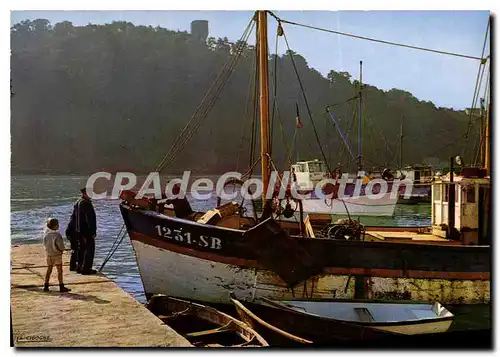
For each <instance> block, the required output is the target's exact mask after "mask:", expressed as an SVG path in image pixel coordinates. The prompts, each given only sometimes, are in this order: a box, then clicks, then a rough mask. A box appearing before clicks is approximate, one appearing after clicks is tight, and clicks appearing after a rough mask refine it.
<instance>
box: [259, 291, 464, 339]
mask: <svg viewBox="0 0 500 357" xmlns="http://www.w3.org/2000/svg"><path fill="white" fill-rule="evenodd" d="M255 300H261V301H264V302H267V303H268V304H269V305H271V306H272V307H275V308H277V309H280V310H284V311H288V312H290V313H295V314H300V315H306V316H310V317H314V318H319V319H321V320H325V321H331V322H336V323H342V324H354V325H359V326H366V327H388V326H406V325H425V324H430V323H435V322H441V321H448V320H453V319H454V317H455V315H453V314H452V313H451V312H450V311H449V310H448V309H446V307H444V306H443V307H444V308H445V309H446V311H448V312H449V313H450V314H451V316H445V317H436V318H431V319H420V320H407V321H382V322H376V321H374V322H362V321H350V320H339V319H335V318H331V317H326V316H322V315H316V314H313V313H310V312H307V311H300V310H297V309H295V308H292V307H288V306H284V305H280V304H279V303H277V302H276V301H274V300H271V299H266V298H257V299H255ZM315 302H318V301H315ZM264 306H265V305H264ZM441 306H442V304H441ZM388 333H394V334H396V335H401V334H400V333H398V332H392V331H389V332H388Z"/></svg>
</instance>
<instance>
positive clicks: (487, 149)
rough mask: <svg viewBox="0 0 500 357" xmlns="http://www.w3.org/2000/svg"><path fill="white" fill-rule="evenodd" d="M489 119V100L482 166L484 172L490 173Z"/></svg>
mask: <svg viewBox="0 0 500 357" xmlns="http://www.w3.org/2000/svg"><path fill="white" fill-rule="evenodd" d="M490 120H491V101H490V102H489V103H488V110H487V111H486V125H485V128H484V130H485V140H484V167H485V168H486V174H487V175H489V174H490Z"/></svg>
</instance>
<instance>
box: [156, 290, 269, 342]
mask: <svg viewBox="0 0 500 357" xmlns="http://www.w3.org/2000/svg"><path fill="white" fill-rule="evenodd" d="M146 308H147V309H148V310H150V311H151V312H152V313H153V314H155V315H156V316H157V317H158V318H160V319H161V320H162V321H163V322H165V323H166V324H167V325H169V326H170V327H172V328H173V329H174V330H175V331H177V332H178V333H180V334H181V335H182V336H184V337H185V338H186V339H187V340H188V341H189V342H191V343H192V344H193V345H194V346H196V347H267V346H269V345H268V343H267V341H266V340H264V339H263V338H262V336H260V335H259V334H258V333H257V332H255V331H254V330H252V329H251V328H250V327H249V326H247V325H246V324H244V323H243V322H241V321H239V320H237V319H235V318H234V317H232V316H229V315H227V314H225V313H223V312H221V311H218V310H216V309H214V308H213V307H210V306H204V305H201V304H196V303H193V302H190V301H185V300H181V299H176V298H172V297H169V296H165V295H155V296H153V297H152V298H151V299H150V300H149V301H148V302H147V303H146Z"/></svg>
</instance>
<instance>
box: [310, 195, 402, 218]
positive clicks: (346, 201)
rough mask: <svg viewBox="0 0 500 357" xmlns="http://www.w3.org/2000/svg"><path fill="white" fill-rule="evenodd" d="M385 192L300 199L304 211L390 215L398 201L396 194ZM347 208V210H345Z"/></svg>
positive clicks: (355, 214)
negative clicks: (379, 194) (371, 195)
mask: <svg viewBox="0 0 500 357" xmlns="http://www.w3.org/2000/svg"><path fill="white" fill-rule="evenodd" d="M391 196H392V194H391V193H387V194H385V195H383V196H382V197H380V198H376V199H375V198H369V197H368V196H359V197H346V198H343V199H339V198H334V199H321V198H310V199H305V200H303V201H302V206H303V209H304V212H308V213H323V214H333V215H346V214H347V211H348V212H349V214H350V215H352V216H392V215H393V214H394V209H395V208H396V204H397V203H398V198H397V196H396V197H395V198H393V197H391ZM346 209H347V210H346Z"/></svg>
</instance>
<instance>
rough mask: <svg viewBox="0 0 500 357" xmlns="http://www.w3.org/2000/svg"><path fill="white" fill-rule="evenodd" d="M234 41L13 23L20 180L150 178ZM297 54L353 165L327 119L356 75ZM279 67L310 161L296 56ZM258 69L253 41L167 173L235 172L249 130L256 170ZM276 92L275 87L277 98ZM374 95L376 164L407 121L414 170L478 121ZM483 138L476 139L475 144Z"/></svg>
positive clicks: (370, 110)
mask: <svg viewBox="0 0 500 357" xmlns="http://www.w3.org/2000/svg"><path fill="white" fill-rule="evenodd" d="M242 31H243V29H242ZM236 45H237V44H233V43H231V42H229V41H228V40H227V38H224V39H220V38H219V39H215V38H212V37H210V38H208V40H207V43H206V44H205V43H200V42H197V41H195V40H194V39H192V38H191V36H190V34H188V33H186V32H175V31H170V30H167V29H164V28H159V27H156V28H153V27H151V26H149V27H145V26H134V25H133V24H131V23H127V22H113V23H112V24H106V25H90V24H89V25H87V26H84V27H74V26H73V25H72V23H71V22H67V21H66V22H61V23H58V24H56V25H54V26H52V25H51V24H50V23H49V22H48V21H47V20H44V19H38V20H34V21H28V20H26V21H23V22H20V23H18V24H15V25H14V26H13V27H12V28H11V48H12V57H11V78H12V82H11V85H12V88H11V92H12V93H15V96H13V95H12V96H11V105H12V118H11V134H12V170H13V173H36V172H50V173H89V172H92V171H95V170H101V169H106V170H124V169H128V170H134V171H136V172H137V171H140V172H149V171H150V170H151V169H154V168H155V167H156V165H157V164H158V162H159V161H160V160H161V158H162V157H163V155H164V154H165V153H166V152H167V151H168V149H169V148H170V146H171V145H172V143H173V141H174V140H175V139H176V138H177V136H178V135H179V132H180V130H181V129H182V128H183V127H184V125H185V124H186V122H187V121H188V120H189V118H190V116H191V115H192V113H193V112H194V111H195V109H196V107H197V106H198V104H199V103H200V102H201V100H202V98H203V97H204V95H205V93H206V91H207V90H208V88H209V87H210V86H211V85H212V83H213V81H214V79H215V78H216V76H217V74H218V73H219V71H220V70H221V68H222V67H223V65H224V63H225V62H226V61H227V60H228V57H229V56H233V55H234V53H235V48H236ZM292 55H293V56H294V59H295V62H296V65H297V67H298V71H299V74H300V76H301V79H302V81H303V84H304V87H305V89H306V93H307V98H308V101H309V105H310V108H311V111H312V115H313V117H314V121H315V124H316V127H317V129H318V131H319V134H320V140H321V142H322V144H323V146H324V148H325V152H326V155H327V157H328V159H329V161H330V164H331V166H332V167H333V166H335V165H336V163H337V162H340V161H342V162H343V163H344V164H345V163H347V158H348V157H347V155H346V152H344V154H343V155H342V157H340V152H341V151H345V150H343V149H342V144H341V140H340V138H339V136H338V134H337V133H336V131H335V129H334V128H333V126H332V124H331V123H330V121H329V120H328V119H327V118H326V114H325V106H326V105H328V104H332V103H338V102H342V101H345V100H346V99H348V98H351V97H352V96H354V95H356V87H355V84H353V78H351V75H350V74H349V73H347V72H335V71H333V70H332V71H331V72H330V73H329V74H328V78H324V77H323V76H321V74H320V73H319V72H318V71H316V70H315V69H313V68H310V67H308V65H307V62H306V60H305V59H304V58H303V57H302V56H300V55H299V54H297V53H294V52H292ZM275 60H277V61H278V63H277V73H278V108H279V115H280V118H281V120H282V121H283V123H284V125H283V131H284V135H285V137H286V140H287V145H288V147H289V148H291V149H293V150H292V153H291V155H292V156H293V160H295V155H296V153H295V150H294V148H293V136H294V132H295V130H296V129H295V103H296V102H297V103H298V104H299V107H300V112H301V120H302V122H303V123H304V127H303V128H302V129H300V133H299V136H298V138H299V140H298V145H299V150H298V151H299V153H300V158H301V159H311V158H320V152H319V150H318V146H317V143H316V140H315V138H314V134H313V131H312V128H311V122H310V119H309V118H308V116H307V111H306V107H305V103H304V100H303V97H302V94H301V92H300V86H299V84H298V82H297V79H296V76H295V73H294V69H293V66H292V64H291V60H290V58H289V56H288V54H287V55H284V56H278V57H277V59H276V56H273V57H272V59H271V60H270V63H269V69H270V71H271V72H272V71H273V69H274V61H275ZM253 63H254V48H253V46H248V47H247V48H246V49H245V51H244V53H243V56H242V58H241V59H240V61H239V62H238V65H237V67H236V70H235V71H234V73H233V75H232V77H231V79H230V80H229V82H228V84H227V85H226V88H225V89H224V91H223V92H222V94H221V95H220V97H219V99H218V101H217V103H216V105H215V106H214V108H213V109H212V111H211V112H210V113H209V115H208V117H207V119H206V121H205V122H204V123H203V125H202V126H201V127H200V128H199V130H198V132H197V133H196V134H195V135H194V136H193V138H192V140H191V141H190V142H189V144H188V145H187V146H186V148H185V149H184V150H183V151H182V152H181V153H180V154H179V157H178V158H177V159H176V160H175V162H174V163H173V164H172V166H170V167H169V168H167V170H166V171H165V172H166V173H169V172H170V173H177V172H179V171H182V170H185V169H192V170H193V171H194V172H196V173H219V172H222V171H226V170H234V169H235V168H236V164H237V163H236V160H237V156H238V151H239V147H240V142H241V139H242V138H241V134H240V133H241V126H242V125H245V130H244V135H243V140H244V142H243V145H242V150H241V155H240V156H239V157H240V165H239V170H240V171H246V168H247V166H248V155H249V154H248V152H249V140H250V135H251V134H250V127H251V125H250V121H249V119H248V118H245V117H244V116H245V107H246V103H247V101H251V99H252V95H251V94H250V96H249V95H248V89H249V81H250V80H251V78H252V77H253V76H254V68H253ZM430 85H431V84H430ZM272 88H273V85H272V83H271V85H270V93H271V94H272V93H273V89H272ZM364 95H365V109H364V112H365V115H366V118H365V136H364V137H365V145H364V156H365V157H366V164H367V165H369V166H373V165H375V163H377V164H380V165H395V164H396V163H397V162H398V160H399V159H398V157H397V155H398V153H399V149H398V148H399V127H400V124H399V123H400V120H401V117H404V121H405V149H404V163H405V164H410V163H418V162H421V161H422V160H423V159H425V158H426V157H437V158H439V159H441V160H442V161H446V160H447V158H448V157H449V156H454V155H457V154H460V153H461V150H462V148H463V147H464V145H465V142H464V140H463V134H464V132H465V129H466V127H467V121H468V117H467V116H466V115H465V113H464V112H457V111H453V110H450V109H445V108H436V107H435V105H434V104H433V103H431V102H423V101H419V100H417V99H416V98H415V97H413V96H412V95H411V93H408V92H405V91H401V90H397V89H392V90H390V91H388V92H384V91H382V90H379V89H377V88H375V87H373V86H370V85H366V86H365V88H364ZM270 107H271V108H272V99H271V101H270ZM356 107H357V104H356V102H351V103H349V104H342V105H339V106H336V107H334V108H332V112H333V113H334V114H335V115H336V117H338V118H339V120H340V123H341V124H340V125H341V126H342V130H344V131H347V129H348V127H349V123H350V121H351V120H352V118H353V116H354V115H355V112H354V111H355V110H356ZM251 112H252V110H250V113H251ZM273 128H274V129H273V159H274V161H275V162H276V164H277V165H279V166H280V168H282V169H283V168H285V164H286V153H285V145H284V143H283V136H282V131H281V128H280V125H279V120H278V116H277V115H276V118H275V120H274V123H273ZM355 130H356V127H355V126H354V127H353V128H352V129H351V134H350V135H349V138H350V140H352V146H353V148H354V149H355V148H356V135H355ZM380 133H383V136H384V138H385V140H383V139H382V137H381V134H380ZM475 138H476V134H471V139H470V140H469V146H472V143H473V139H475ZM257 144H258V142H257ZM447 144H448V146H446V147H445V148H444V149H441V148H442V147H443V146H445V145H447ZM470 151H472V150H469V152H470ZM465 158H466V160H467V158H468V157H467V156H466V157H465Z"/></svg>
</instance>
